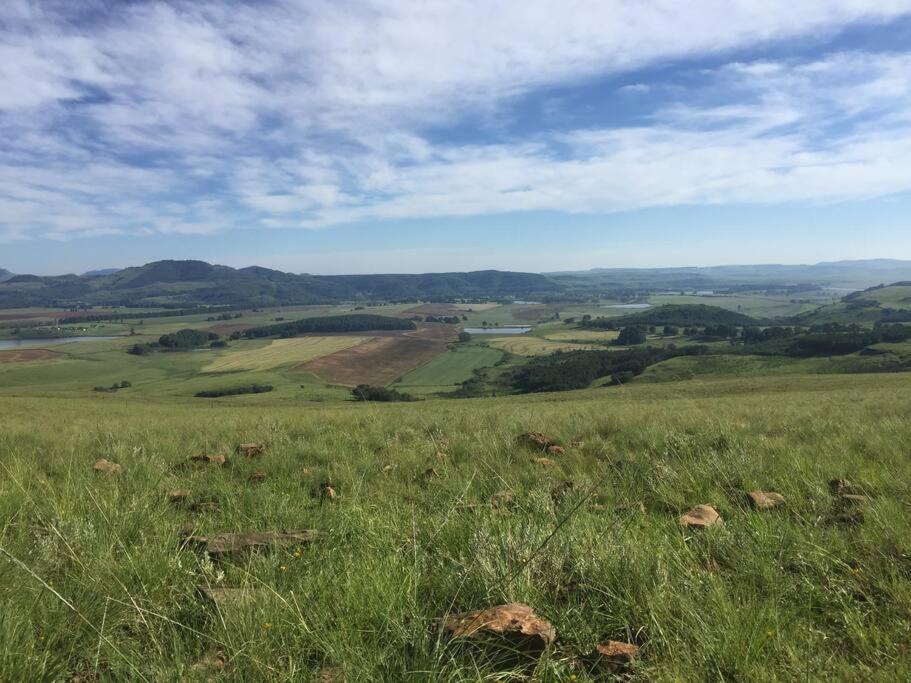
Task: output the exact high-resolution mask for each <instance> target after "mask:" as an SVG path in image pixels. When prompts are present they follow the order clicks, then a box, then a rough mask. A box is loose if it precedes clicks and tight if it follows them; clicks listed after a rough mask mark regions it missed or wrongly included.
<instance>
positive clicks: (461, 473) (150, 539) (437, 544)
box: [0, 374, 911, 681]
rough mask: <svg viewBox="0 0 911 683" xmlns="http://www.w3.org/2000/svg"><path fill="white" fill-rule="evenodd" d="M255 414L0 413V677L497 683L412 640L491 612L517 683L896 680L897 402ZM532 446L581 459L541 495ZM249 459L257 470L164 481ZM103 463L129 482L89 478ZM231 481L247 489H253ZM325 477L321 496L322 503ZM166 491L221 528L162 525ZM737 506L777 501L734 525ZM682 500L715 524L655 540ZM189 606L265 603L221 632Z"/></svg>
mask: <svg viewBox="0 0 911 683" xmlns="http://www.w3.org/2000/svg"><path fill="white" fill-rule="evenodd" d="M265 398H266V399H268V400H271V401H272V402H271V403H263V404H261V405H259V406H257V405H254V404H244V405H242V406H237V407H235V406H234V404H230V403H223V402H218V403H217V404H215V405H213V404H212V403H209V402H202V403H200V402H197V401H193V400H192V399H179V398H175V399H174V401H173V402H172V403H171V404H165V403H156V402H149V401H147V400H145V399H143V398H142V397H141V396H139V395H134V396H130V395H129V394H124V395H123V396H122V397H120V398H118V399H117V400H112V401H99V400H91V399H67V398H0V415H2V416H3V430H2V432H0V468H2V475H3V476H2V477H0V547H2V549H3V555H2V557H0V604H2V605H3V609H2V611H0V634H2V638H0V680H10V681H18V680H65V679H67V678H69V677H70V676H71V675H73V674H75V673H80V674H82V675H83V676H97V677H98V680H111V681H120V680H143V679H145V680H206V679H207V677H208V674H207V673H206V672H203V671H195V670H193V669H192V668H191V667H192V664H193V663H194V662H196V661H197V660H199V658H200V657H201V656H203V655H204V654H205V653H207V652H211V651H213V650H223V651H224V652H225V654H226V655H227V657H228V658H229V660H230V670H229V672H228V673H227V674H226V675H225V679H227V680H238V681H241V680H244V681H248V680H276V681H298V680H305V681H306V680H311V679H312V677H313V676H314V674H315V672H316V671H317V670H319V669H320V668H322V667H328V666H331V667H339V668H340V669H342V670H343V671H344V673H345V675H346V676H347V680H516V679H517V678H518V675H515V676H511V675H509V674H508V673H507V672H504V671H502V670H497V669H494V668H491V667H485V665H484V664H483V663H482V662H481V661H475V660H474V659H473V657H472V654H471V653H470V652H467V651H462V650H458V649H455V648H451V647H446V646H445V644H443V643H441V642H438V640H437V639H436V638H435V637H434V636H433V634H432V632H431V631H430V629H429V628H428V626H429V624H430V622H431V620H432V619H433V618H435V617H439V616H441V615H443V614H445V613H446V612H447V611H457V610H469V609H475V608H479V607H484V606H488V605H491V604H497V603H502V602H508V601H524V602H527V603H528V604H530V605H532V606H533V608H534V609H535V610H536V611H537V612H538V614H539V615H541V616H542V617H545V618H547V619H548V620H550V621H551V622H552V623H553V624H554V626H555V627H556V630H557V634H558V639H557V643H556V645H555V646H554V647H553V648H552V649H551V650H550V651H549V652H548V653H547V654H546V655H545V656H544V657H543V658H542V659H541V660H540V661H538V662H537V664H536V666H535V668H534V669H532V670H530V671H525V672H523V675H524V676H527V677H530V678H532V679H533V680H542V681H565V680H570V677H571V676H576V680H589V677H588V675H587V674H586V672H585V671H584V669H583V668H582V667H580V666H579V665H578V664H577V661H578V658H577V655H578V654H579V653H584V652H586V651H588V650H590V649H591V648H592V646H593V645H594V644H595V643H596V642H598V641H600V640H604V639H607V638H613V639H616V640H625V641H631V642H636V643H638V644H640V645H641V646H642V657H641V660H640V661H639V662H638V663H637V664H636V665H635V666H634V667H633V668H632V670H631V671H630V672H629V675H630V679H631V680H635V681H696V680H743V681H749V680H755V681H766V680H776V679H778V680H797V679H800V680H823V679H833V680H884V681H885V680H890V681H891V680H907V679H908V678H909V677H911V659H909V657H908V651H907V647H908V643H909V640H908V639H909V631H908V624H909V621H911V559H909V558H911V515H909V512H908V503H909V500H911V461H909V459H908V457H907V444H908V443H909V442H911V422H909V420H908V415H909V414H911V413H909V411H911V376H909V375H902V374H896V375H857V376H852V377H844V376H806V375H801V376H794V377H774V376H772V377H770V376H765V377H754V378H746V379H728V380H716V381H701V380H694V381H691V382H686V383H679V384H675V385H673V386H672V387H670V386H669V385H658V384H651V385H650V384H642V385H638V386H637V385H636V384H633V385H630V386H628V387H622V388H611V389H597V390H588V391H584V392H574V393H568V394H561V395H541V396H531V397H510V398H498V399H483V400H465V401H427V402H422V403H420V404H412V405H406V404H398V405H381V406H380V405H362V404H354V403H349V404H341V405H336V406H333V407H331V408H322V407H311V408H309V409H301V408H300V407H297V406H285V405H283V404H282V403H281V401H280V400H273V399H270V395H266V397H265ZM529 429H539V430H543V431H546V432H548V433H550V434H553V435H555V436H556V437H558V438H559V439H561V440H562V441H563V442H565V443H567V442H569V441H571V440H575V439H578V440H580V441H582V442H583V444H584V445H581V446H577V447H575V448H570V449H569V450H568V452H567V454H566V455H565V456H562V457H559V458H558V460H559V464H558V465H557V467H555V468H553V469H546V468H541V467H539V466H537V465H535V464H534V463H532V462H531V459H532V457H533V454H532V453H531V452H529V451H527V450H525V449H523V448H522V447H520V446H518V445H517V444H516V442H515V436H516V435H517V434H519V433H520V432H524V431H526V430H529ZM247 441H263V442H266V443H267V444H268V450H267V453H266V455H265V456H264V457H263V458H262V459H260V460H255V461H254V460H245V459H242V458H238V459H235V463H234V465H233V466H232V467H230V468H224V469H208V470H201V471H195V470H181V469H175V467H174V466H175V465H177V464H179V463H181V462H183V461H184V460H185V459H186V458H187V457H188V456H190V455H193V454H196V453H199V452H203V451H208V452H212V451H219V450H221V451H226V452H227V451H229V450H230V449H231V448H232V447H233V445H234V444H236V443H239V442H247ZM99 457H106V458H108V459H110V460H113V461H115V462H118V463H121V464H122V465H123V467H124V471H123V474H122V475H121V476H120V477H118V478H114V479H107V478H98V477H96V476H93V474H92V472H91V464H92V462H94V460H95V459H96V458H99ZM387 464H394V465H396V466H397V468H396V469H394V470H393V471H391V472H387V473H384V472H383V468H384V466H385V465H387ZM428 467H434V468H436V469H437V470H438V472H439V476H438V477H437V478H435V479H430V480H427V479H425V478H424V477H423V476H421V473H422V472H424V471H425V470H426V469H427V468H428ZM254 469H263V470H264V471H266V472H267V474H268V479H267V480H266V481H265V482H264V483H262V484H260V485H258V486H254V485H251V484H250V483H248V481H247V478H248V476H249V474H250V473H251V472H252V471H253V470H254ZM834 477H846V478H848V479H850V480H851V481H852V482H854V484H855V485H856V486H858V487H859V488H860V489H862V490H863V492H864V493H866V494H867V495H868V496H869V497H870V500H869V502H868V503H867V504H866V506H865V517H864V521H863V523H862V524H858V525H856V526H838V525H833V524H830V523H829V519H830V516H831V513H832V506H833V499H832V495H831V494H830V492H829V490H828V488H827V484H826V482H827V481H828V480H829V479H832V478H834ZM325 480H331V481H332V483H333V485H334V486H335V488H336V490H337V491H338V494H339V495H338V498H337V500H336V501H334V502H333V503H331V504H326V505H320V504H319V502H318V501H317V500H316V499H315V498H313V497H311V495H310V492H311V490H312V489H314V488H315V487H316V486H317V485H318V484H319V483H320V482H322V481H325ZM565 480H570V481H572V482H573V483H574V488H573V490H572V491H571V492H570V494H569V495H568V496H567V497H564V498H562V499H555V498H552V497H551V495H550V491H551V489H552V488H553V487H554V486H557V485H559V484H561V483H562V482H563V481H565ZM175 488H185V489H188V490H189V491H190V492H191V495H192V497H193V498H195V499H201V498H205V497H210V496H211V497H214V498H216V499H218V500H219V501H221V505H222V507H221V510H220V511H217V512H210V513H201V514H193V513H191V512H189V511H186V510H180V509H177V508H174V507H172V506H170V505H168V503H167V502H166V501H165V499H164V493H165V491H167V490H169V489H175ZM753 488H763V489H767V490H776V491H779V492H780V493H782V494H783V495H784V496H785V498H786V504H785V505H784V507H783V508H782V509H780V510H776V511H773V512H771V513H757V512H754V511H752V510H751V509H750V508H749V507H748V506H747V504H746V502H745V498H744V492H745V491H746V490H749V489H753ZM499 490H511V491H513V492H514V493H515V496H516V507H515V509H514V510H512V511H511V512H501V511H495V510H492V509H489V508H485V507H483V506H482V507H472V505H477V504H483V503H484V502H485V501H486V500H487V499H488V497H489V496H490V495H491V494H492V493H494V492H495V491H499ZM591 502H597V503H599V504H601V505H602V506H603V508H602V509H598V510H596V509H593V508H592V507H591V505H590V503H591ZM639 503H642V504H643V505H644V510H645V511H644V512H639V507H638V506H639ZM697 503H711V504H713V505H715V506H716V507H717V509H718V510H719V512H720V513H721V515H722V516H723V518H724V520H725V524H724V526H723V527H722V528H720V529H717V530H712V531H709V532H707V533H690V532H683V531H682V530H681V529H680V528H678V526H677V524H676V521H675V520H676V517H677V515H679V514H680V513H681V512H682V511H684V510H685V509H687V508H688V507H689V506H691V505H693V504H697ZM577 505H578V509H577V510H576V506H577ZM186 524H193V525H195V527H196V529H197V530H198V532H200V533H203V534H205V533H214V532H222V531H242V530H253V529H256V530H262V529H281V528H300V527H307V528H316V529H320V530H322V531H324V532H326V534H327V535H326V538H325V540H323V541H322V542H319V543H316V544H314V545H312V546H310V547H308V548H304V549H302V551H301V553H300V555H299V556H297V555H295V554H294V553H292V552H290V551H284V552H277V553H272V554H264V555H259V556H251V557H249V558H247V559H241V560H238V561H236V562H226V563H221V564H212V563H211V562H210V561H208V560H207V559H205V558H204V557H202V556H201V555H200V554H198V553H197V552H196V551H194V550H193V549H191V548H189V547H186V546H182V545H181V544H180V543H178V527H181V526H183V525H186ZM551 534H553V537H552V538H551ZM542 545H543V546H544V547H543V550H540V551H539V552H538V549H539V548H540V547H541V546H542ZM11 558H14V559H11ZM199 585H226V586H249V587H251V588H253V589H255V590H258V591H260V598H259V599H258V600H256V601H254V602H252V603H248V604H246V605H241V606H236V607H234V608H226V609H225V610H223V611H219V610H218V609H217V608H215V607H214V606H213V605H210V604H208V603H206V602H205V601H203V600H201V599H200V598H199V597H198V595H197V593H196V587H197V586H199ZM64 601H65V602H64Z"/></svg>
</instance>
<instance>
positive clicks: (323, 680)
mask: <svg viewBox="0 0 911 683" xmlns="http://www.w3.org/2000/svg"><path fill="white" fill-rule="evenodd" d="M313 683H345V672H344V671H342V670H341V669H340V668H338V667H337V666H333V667H328V668H326V669H320V670H319V671H317V672H316V678H314V679H313Z"/></svg>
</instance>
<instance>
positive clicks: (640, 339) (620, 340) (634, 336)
mask: <svg viewBox="0 0 911 683" xmlns="http://www.w3.org/2000/svg"><path fill="white" fill-rule="evenodd" d="M644 342H645V330H644V329H643V328H641V327H638V326H632V327H624V328H623V329H622V330H620V336H619V337H617V344H619V345H620V346H634V345H636V344H642V343H644Z"/></svg>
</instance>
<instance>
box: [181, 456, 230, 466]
mask: <svg viewBox="0 0 911 683" xmlns="http://www.w3.org/2000/svg"><path fill="white" fill-rule="evenodd" d="M190 462H194V463H197V464H198V465H218V466H220V467H223V466H224V465H225V464H227V462H228V459H227V458H226V457H225V456H223V455H222V454H221V453H212V454H207V453H203V454H202V455H194V456H193V457H191V458H190Z"/></svg>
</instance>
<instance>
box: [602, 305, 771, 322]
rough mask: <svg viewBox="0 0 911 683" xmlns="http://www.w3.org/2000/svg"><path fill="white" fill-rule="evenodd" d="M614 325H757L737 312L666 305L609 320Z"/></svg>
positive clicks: (702, 306)
mask: <svg viewBox="0 0 911 683" xmlns="http://www.w3.org/2000/svg"><path fill="white" fill-rule="evenodd" d="M607 320H608V321H609V322H610V323H612V324H613V325H619V326H623V325H676V326H679V327H704V326H709V325H732V326H737V327H742V326H744V325H756V324H758V323H759V321H758V320H756V318H751V317H750V316H748V315H744V314H743V313H738V312H737V311H729V310H727V309H725V308H720V307H718V306H708V305H706V304H666V305H664V306H657V307H655V308H651V309H649V310H647V311H642V312H641V313H632V314H630V315H624V316H622V317H620V318H608V319H607Z"/></svg>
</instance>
